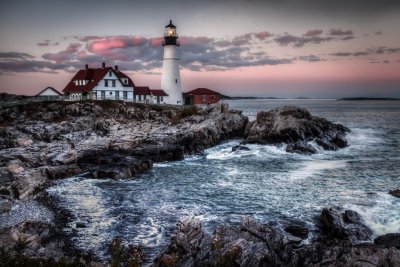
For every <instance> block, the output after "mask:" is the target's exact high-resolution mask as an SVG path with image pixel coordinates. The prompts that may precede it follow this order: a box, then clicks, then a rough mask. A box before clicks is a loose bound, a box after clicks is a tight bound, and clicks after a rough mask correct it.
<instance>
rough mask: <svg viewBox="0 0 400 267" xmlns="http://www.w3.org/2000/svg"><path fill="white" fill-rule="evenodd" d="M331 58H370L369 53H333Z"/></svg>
mask: <svg viewBox="0 0 400 267" xmlns="http://www.w3.org/2000/svg"><path fill="white" fill-rule="evenodd" d="M330 55H331V56H335V57H350V56H353V57H359V56H368V55H369V53H368V52H337V53H332V54H330Z"/></svg>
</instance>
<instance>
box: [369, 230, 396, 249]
mask: <svg viewBox="0 0 400 267" xmlns="http://www.w3.org/2000/svg"><path fill="white" fill-rule="evenodd" d="M374 243H375V244H376V245H380V246H385V247H387V248H390V247H396V248H400V233H391V234H386V235H381V236H379V237H377V238H375V240H374Z"/></svg>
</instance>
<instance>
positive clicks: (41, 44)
mask: <svg viewBox="0 0 400 267" xmlns="http://www.w3.org/2000/svg"><path fill="white" fill-rule="evenodd" d="M37 45H38V46H49V45H50V40H44V41H43V42H40V43H37Z"/></svg>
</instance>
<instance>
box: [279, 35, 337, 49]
mask: <svg viewBox="0 0 400 267" xmlns="http://www.w3.org/2000/svg"><path fill="white" fill-rule="evenodd" d="M332 40H335V38H333V37H320V36H312V37H298V36H294V35H291V34H285V35H282V36H278V37H276V38H275V39H274V41H275V42H277V43H278V44H279V45H282V46H287V45H293V46H294V47H302V46H304V45H305V44H307V43H314V44H319V43H322V42H329V41H332Z"/></svg>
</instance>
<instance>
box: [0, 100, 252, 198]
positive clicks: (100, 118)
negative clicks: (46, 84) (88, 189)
mask: <svg viewBox="0 0 400 267" xmlns="http://www.w3.org/2000/svg"><path fill="white" fill-rule="evenodd" d="M0 121H2V126H1V127H0V148H1V150H0V179H1V181H2V183H1V188H0V195H1V196H2V197H3V198H5V199H10V200H12V199H27V198H31V197H33V196H34V195H35V194H36V193H37V192H40V191H41V190H42V189H43V188H44V187H45V186H46V183H47V182H48V180H49V179H60V178H65V177H70V176H73V175H77V174H81V173H87V174H85V175H86V177H95V178H126V177H132V176H135V175H137V174H139V173H142V172H144V171H148V170H150V169H151V168H152V163H153V162H159V161H169V160H181V159H183V156H184V154H193V153H200V152H202V151H203V150H204V149H206V148H208V147H211V146H214V145H216V144H218V143H219V142H221V141H222V140H225V139H228V138H231V137H235V136H242V135H243V133H244V129H245V126H246V124H247V121H248V119H247V117H245V116H243V115H242V114H241V112H239V111H229V110H228V109H227V108H224V109H223V108H222V107H220V106H217V107H214V108H210V109H207V110H204V111H202V110H198V109H196V108H189V109H181V108H177V107H162V106H157V105H144V104H135V103H125V102H119V101H97V102H96V101H88V102H39V103H28V104H26V105H19V106H12V107H4V108H1V109H0Z"/></svg>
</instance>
